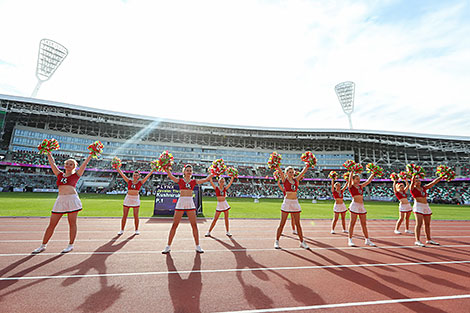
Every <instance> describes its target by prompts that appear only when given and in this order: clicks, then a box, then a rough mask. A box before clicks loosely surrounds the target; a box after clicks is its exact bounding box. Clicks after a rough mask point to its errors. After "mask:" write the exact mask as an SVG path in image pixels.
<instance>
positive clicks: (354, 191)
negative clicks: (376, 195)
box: [349, 185, 364, 197]
mask: <svg viewBox="0 0 470 313" xmlns="http://www.w3.org/2000/svg"><path fill="white" fill-rule="evenodd" d="M349 193H350V194H351V196H353V197H354V196H362V194H363V193H364V191H363V189H362V187H361V186H359V188H356V187H355V186H354V185H352V186H351V187H349Z"/></svg>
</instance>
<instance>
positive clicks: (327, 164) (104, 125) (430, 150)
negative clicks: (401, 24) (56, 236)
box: [0, 95, 470, 202]
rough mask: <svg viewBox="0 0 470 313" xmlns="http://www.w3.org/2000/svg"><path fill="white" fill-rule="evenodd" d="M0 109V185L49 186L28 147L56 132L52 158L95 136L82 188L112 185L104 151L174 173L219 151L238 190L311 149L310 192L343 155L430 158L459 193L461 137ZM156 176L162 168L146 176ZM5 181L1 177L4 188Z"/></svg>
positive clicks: (262, 191) (255, 190) (199, 166)
mask: <svg viewBox="0 0 470 313" xmlns="http://www.w3.org/2000/svg"><path fill="white" fill-rule="evenodd" d="M0 113H1V116H0V122H1V124H0V129H1V130H2V133H1V134H2V138H1V144H0V148H1V153H2V156H3V159H2V160H1V161H2V162H0V171H1V175H3V176H5V177H6V181H7V182H4V183H3V186H0V188H1V187H3V188H4V189H5V188H13V189H15V188H25V187H27V186H28V184H29V187H30V188H32V189H41V187H40V186H44V185H46V186H48V185H50V187H51V188H54V187H53V183H50V180H53V178H54V177H53V176H52V177H51V173H50V170H47V169H44V167H46V168H47V160H46V158H45V157H44V156H40V155H38V154H37V153H36V151H37V149H36V147H37V145H38V144H39V143H40V142H41V141H42V140H43V139H44V138H56V139H57V140H58V141H59V142H60V145H61V150H59V151H58V152H57V157H56V158H58V159H59V160H61V158H62V159H65V158H68V157H70V156H72V157H74V158H76V159H78V160H80V158H81V157H82V156H83V155H85V153H86V151H87V146H88V144H90V143H91V142H92V141H94V140H101V141H102V142H103V144H104V145H105V150H104V153H103V155H102V160H101V161H94V163H91V164H90V167H91V168H90V169H89V170H88V171H87V175H86V177H87V178H86V179H84V180H83V183H82V186H81V188H82V191H86V190H88V191H96V188H99V190H102V191H103V192H104V191H108V192H110V191H113V190H114V191H116V190H117V189H119V182H118V181H117V180H116V179H115V178H116V174H115V172H114V171H113V170H112V169H111V167H110V160H111V159H112V158H113V157H114V156H118V157H120V158H121V159H122V160H123V161H124V163H127V164H126V165H125V167H124V168H125V169H126V170H133V169H139V170H148V167H149V166H148V161H150V160H152V159H155V158H157V157H158V155H159V154H160V153H161V152H162V151H163V150H169V151H170V152H172V153H173V155H174V157H175V159H176V160H177V161H179V162H178V164H177V165H176V166H175V168H174V170H175V171H176V172H177V171H178V166H181V164H184V163H192V164H194V165H195V172H196V173H198V174H201V175H205V174H206V171H207V167H208V166H209V165H210V162H211V161H212V160H214V159H216V158H223V159H224V160H225V162H226V163H227V164H230V165H233V166H236V167H238V168H239V170H240V174H241V177H240V178H241V179H240V180H239V185H242V186H241V187H240V190H242V191H243V190H244V192H245V194H244V195H245V196H247V195H250V194H258V195H261V196H272V195H274V196H279V193H278V192H277V191H276V188H277V187H276V188H275V187H274V183H273V181H272V179H271V177H270V176H272V172H271V171H269V170H268V169H267V168H266V161H267V159H268V157H269V154H270V153H271V152H272V151H278V152H279V153H281V154H282V155H283V166H287V165H291V166H294V167H297V168H300V167H301V166H302V162H301V161H300V155H301V154H302V153H303V152H305V151H307V150H311V151H312V152H314V154H315V155H316V156H317V158H318V166H317V168H316V169H315V170H314V171H310V172H309V175H308V176H307V179H306V180H305V182H304V183H305V184H307V185H309V186H310V185H311V186H312V188H313V187H314V186H315V185H316V186H318V187H321V188H320V190H323V191H322V192H320V194H318V193H317V194H316V196H317V197H321V196H322V195H324V196H325V197H327V193H328V190H327V189H328V188H327V183H326V182H325V180H326V177H327V174H328V172H329V171H330V170H332V169H337V170H340V169H341V168H342V164H343V162H344V161H345V160H347V159H354V160H355V161H356V162H360V163H363V164H364V165H365V163H368V162H373V163H376V164H379V165H380V166H382V167H384V169H385V171H386V173H387V174H388V173H390V172H391V171H396V170H403V169H404V167H405V165H406V164H407V163H417V164H420V165H422V166H423V167H424V168H425V169H426V170H427V172H428V173H432V172H434V171H435V168H436V166H437V165H439V164H446V165H449V166H451V167H452V168H454V169H455V170H456V172H457V175H458V179H457V180H456V181H454V182H453V183H451V184H447V186H450V187H452V188H454V187H455V188H456V190H457V193H456V194H457V197H463V198H464V199H463V200H467V199H466V194H467V193H468V187H467V180H468V179H469V178H468V177H469V176H470V137H457V136H455V137H452V136H439V135H424V134H412V133H399V132H386V131H370V130H345V129H292V128H267V127H249V126H234V125H218V124H207V123H199V122H187V121H176V120H167V119H158V118H152V117H148V116H139V115H132V114H127V113H120V112H112V111H105V110H99V109H93V108H88V107H84V106H77V105H70V104H65V103H57V102H51V101H45V100H38V99H31V98H22V97H15V96H7V95H0ZM12 172H13V173H17V174H16V175H15V176H16V179H15V178H12V177H11V176H12V175H11V173H12ZM433 175H434V174H432V175H431V174H430V175H429V176H433ZM21 176H28V177H27V178H26V179H24V181H28V182H27V183H26V184H25V182H24V181H23V180H22V179H19V178H18V177H21ZM33 176H34V177H33ZM41 177H42V179H40V178H41ZM48 177H49V178H48ZM161 178H163V176H162V175H156V177H155V179H161ZM386 178H388V175H386V176H385V179H384V180H381V181H380V180H379V181H380V182H381V183H382V184H386V183H387V179H386ZM15 181H16V182H15ZM7 183H10V185H8V186H6V184H7ZM258 185H259V186H258ZM372 188H374V187H372ZM377 188H380V186H379V185H378V187H377ZM455 188H454V189H455ZM42 189H44V188H42ZM242 194H243V192H241V193H239V194H236V195H238V196H240V195H242ZM385 196H386V197H388V195H385ZM306 197H308V196H307V195H306ZM469 197H470V195H469ZM468 201H470V198H469V199H468ZM465 202H467V201H465Z"/></svg>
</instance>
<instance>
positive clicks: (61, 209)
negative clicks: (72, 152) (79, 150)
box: [33, 152, 92, 254]
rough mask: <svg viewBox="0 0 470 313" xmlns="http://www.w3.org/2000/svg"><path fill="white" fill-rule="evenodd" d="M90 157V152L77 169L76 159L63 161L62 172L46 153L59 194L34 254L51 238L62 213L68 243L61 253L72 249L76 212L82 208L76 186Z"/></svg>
mask: <svg viewBox="0 0 470 313" xmlns="http://www.w3.org/2000/svg"><path fill="white" fill-rule="evenodd" d="M91 158H92V155H91V154H90V155H89V156H88V157H87V158H86V159H85V161H84V162H83V163H82V165H80V168H79V169H78V170H77V165H78V164H77V161H75V160H74V159H68V160H66V161H65V162H64V172H62V171H61V170H60V169H59V168H58V167H57V165H56V163H55V160H54V157H53V156H52V154H51V153H50V152H48V153H47V160H48V161H49V165H50V166H51V169H52V172H53V173H54V174H55V176H57V187H58V188H59V194H58V196H57V200H56V201H55V203H54V206H53V208H52V214H51V217H50V219H49V225H48V226H47V229H46V231H45V233H44V236H43V239H42V244H41V245H40V246H39V247H38V248H37V249H35V250H34V251H33V253H34V254H36V253H40V252H42V251H44V250H45V249H46V246H47V243H48V242H49V239H51V237H52V234H53V233H54V230H55V227H56V226H57V224H58V223H59V221H60V219H61V217H62V216H63V215H64V214H67V220H68V222H69V244H68V246H67V247H66V248H65V249H64V250H62V253H67V252H70V251H72V250H73V244H74V242H75V237H76V236H77V216H78V212H79V211H81V210H82V202H81V201H80V198H79V197H78V193H77V190H76V186H77V182H78V180H79V179H80V177H81V176H82V175H83V173H84V172H85V168H86V166H87V164H88V162H90V160H91Z"/></svg>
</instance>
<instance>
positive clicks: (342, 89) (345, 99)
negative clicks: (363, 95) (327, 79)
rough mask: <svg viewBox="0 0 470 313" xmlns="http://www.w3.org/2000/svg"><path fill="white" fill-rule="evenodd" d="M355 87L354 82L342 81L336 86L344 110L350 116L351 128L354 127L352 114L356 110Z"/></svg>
mask: <svg viewBox="0 0 470 313" xmlns="http://www.w3.org/2000/svg"><path fill="white" fill-rule="evenodd" d="M354 89H355V85H354V83H353V82H342V83H339V84H338V85H336V86H335V92H336V95H337V96H338V100H339V103H340V104H341V107H342V108H343V112H344V113H345V114H346V115H347V116H348V119H349V128H350V129H352V128H353V127H352V120H351V114H352V113H353V111H354Z"/></svg>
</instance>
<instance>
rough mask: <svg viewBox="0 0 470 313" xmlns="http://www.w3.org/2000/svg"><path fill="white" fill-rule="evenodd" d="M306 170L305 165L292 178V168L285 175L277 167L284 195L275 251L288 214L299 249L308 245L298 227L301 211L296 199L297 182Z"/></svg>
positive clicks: (288, 168) (287, 169)
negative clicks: (295, 230)
mask: <svg viewBox="0 0 470 313" xmlns="http://www.w3.org/2000/svg"><path fill="white" fill-rule="evenodd" d="M308 168H309V166H308V165H306V166H305V167H304V169H303V170H302V172H301V173H300V174H299V175H297V176H294V169H293V168H292V167H290V166H288V167H287V168H286V170H285V174H284V173H283V172H282V170H281V169H280V168H279V166H278V167H277V170H278V172H279V176H280V177H281V182H282V184H283V186H284V190H285V192H286V195H285V197H284V201H283V203H282V206H281V221H280V223H279V227H278V228H277V233H276V241H275V242H274V248H276V249H280V246H279V238H281V234H282V230H283V229H284V226H285V224H286V220H287V217H288V216H289V214H290V215H291V218H292V219H293V220H294V223H295V226H296V229H297V233H298V236H299V240H300V247H302V248H304V249H308V245H307V243H306V242H305V241H304V237H303V233H302V226H301V225H300V212H301V211H302V209H301V208H300V204H299V200H298V199H297V191H298V190H299V182H300V181H301V180H302V177H303V176H304V174H305V173H306V172H307V170H308Z"/></svg>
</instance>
